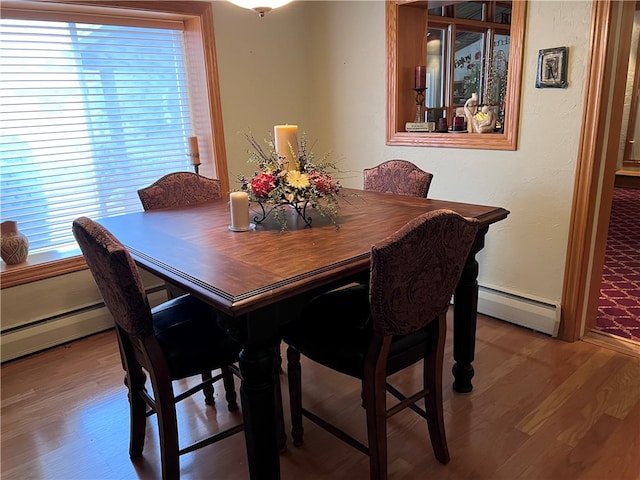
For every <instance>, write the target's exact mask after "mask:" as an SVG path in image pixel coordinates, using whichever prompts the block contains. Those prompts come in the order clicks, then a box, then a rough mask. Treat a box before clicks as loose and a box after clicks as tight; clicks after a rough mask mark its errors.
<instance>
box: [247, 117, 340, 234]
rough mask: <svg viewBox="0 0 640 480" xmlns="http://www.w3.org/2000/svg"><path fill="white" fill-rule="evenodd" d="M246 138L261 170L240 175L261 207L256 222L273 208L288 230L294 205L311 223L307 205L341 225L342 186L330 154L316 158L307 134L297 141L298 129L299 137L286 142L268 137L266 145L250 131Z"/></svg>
mask: <svg viewBox="0 0 640 480" xmlns="http://www.w3.org/2000/svg"><path fill="white" fill-rule="evenodd" d="M276 128H277V127H276ZM276 132H277V130H276ZM246 138H247V140H248V141H249V144H250V145H251V147H252V148H253V150H250V151H249V162H251V163H254V164H255V165H256V166H257V170H256V172H255V173H254V174H253V176H251V177H250V178H247V177H244V176H242V177H240V182H241V183H242V190H243V191H246V192H247V193H248V194H249V200H250V201H251V202H252V203H256V204H257V205H258V206H259V208H260V213H258V214H257V215H256V216H255V217H254V218H253V221H254V222H256V223H260V222H262V221H264V220H265V219H266V218H267V216H268V215H269V214H270V213H272V212H273V215H274V217H275V218H276V219H277V220H278V221H279V222H280V225H281V226H282V229H283V230H284V229H286V225H287V217H286V215H287V210H290V209H293V210H295V212H296V213H297V214H298V216H299V217H300V218H302V219H303V221H304V222H305V224H306V225H307V226H309V227H310V226H311V222H312V218H311V217H310V216H308V214H307V209H308V208H311V209H315V210H317V211H318V212H319V213H320V214H321V215H323V216H326V217H328V218H330V219H331V221H332V222H333V223H334V224H335V225H336V227H338V223H337V216H338V209H339V204H338V196H339V192H340V188H341V186H340V182H339V181H336V180H334V178H333V177H332V175H331V172H332V171H335V165H334V164H332V163H330V162H328V161H327V158H328V156H327V155H325V156H323V157H322V158H321V159H320V160H319V161H316V160H315V158H314V154H313V152H312V151H311V150H310V149H309V148H308V146H307V141H306V137H305V136H302V138H301V139H300V142H298V141H297V129H296V134H295V136H294V137H292V139H295V140H292V142H288V143H287V144H286V145H284V146H283V145H277V143H276V144H274V142H273V141H266V140H265V142H266V145H267V149H265V148H263V147H262V145H260V144H259V143H258V142H257V141H256V139H255V138H254V137H253V136H251V135H246ZM276 142H277V137H276ZM281 143H282V142H281Z"/></svg>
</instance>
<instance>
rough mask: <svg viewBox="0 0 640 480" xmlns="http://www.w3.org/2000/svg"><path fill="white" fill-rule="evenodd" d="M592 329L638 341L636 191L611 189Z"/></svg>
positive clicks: (639, 199)
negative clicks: (610, 204)
mask: <svg viewBox="0 0 640 480" xmlns="http://www.w3.org/2000/svg"><path fill="white" fill-rule="evenodd" d="M596 328H597V329H598V330H600V331H601V332H607V333H610V334H612V335H616V336H619V337H623V338H629V339H632V340H637V341H640V190H638V189H633V188H618V187H616V188H615V189H614V193H613V204H612V206H611V221H610V224H609V237H608V239H607V250H606V253H605V260H604V271H603V275H602V286H601V287H600V303H599V306H598V318H597V320H596Z"/></svg>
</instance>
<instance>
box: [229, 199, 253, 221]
mask: <svg viewBox="0 0 640 480" xmlns="http://www.w3.org/2000/svg"><path fill="white" fill-rule="evenodd" d="M229 205H230V207H231V228H233V229H236V230H248V229H249V195H248V194H247V192H231V193H230V194H229Z"/></svg>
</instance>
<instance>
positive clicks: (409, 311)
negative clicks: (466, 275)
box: [282, 210, 478, 480]
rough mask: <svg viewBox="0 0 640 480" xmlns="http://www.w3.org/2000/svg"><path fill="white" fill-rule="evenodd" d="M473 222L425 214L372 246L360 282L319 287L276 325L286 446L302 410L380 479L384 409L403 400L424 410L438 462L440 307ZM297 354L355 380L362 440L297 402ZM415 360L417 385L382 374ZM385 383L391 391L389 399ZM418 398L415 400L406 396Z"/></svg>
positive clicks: (297, 431) (445, 456) (443, 448)
mask: <svg viewBox="0 0 640 480" xmlns="http://www.w3.org/2000/svg"><path fill="white" fill-rule="evenodd" d="M477 230H478V221H477V220H475V219H467V218H464V217H462V216H460V215H459V214H457V213H455V212H453V211H451V210H436V211H433V212H429V213H425V214H423V215H421V216H419V217H417V218H415V219H413V220H412V221H410V222H409V223H407V224H406V225H405V226H403V227H402V228H400V229H399V230H398V231H397V232H396V233H394V234H392V235H391V236H389V237H388V238H386V239H384V240H381V241H380V242H378V243H377V244H375V245H373V246H372V248H371V267H370V277H371V279H370V283H369V285H365V284H356V285H354V286H351V287H348V288H343V289H337V290H332V291H330V292H328V293H324V294H321V295H319V296H317V297H315V298H314V299H312V300H311V301H310V302H309V303H308V304H307V305H306V306H305V308H304V310H303V312H302V314H301V315H300V317H299V318H298V319H297V320H295V321H293V322H292V323H290V324H288V325H286V326H284V327H283V331H282V338H283V340H284V342H286V343H287V344H288V348H287V360H288V368H287V369H288V378H289V401H290V408H291V435H292V437H293V443H294V445H296V446H299V445H301V444H302V443H303V425H302V419H303V416H304V417H306V418H307V419H309V420H311V421H312V422H313V423H315V424H317V425H318V426H320V427H322V428H323V429H325V430H327V431H328V432H330V433H332V434H333V435H335V436H336V437H338V438H339V439H341V440H343V441H345V442H346V443H348V444H349V445H351V446H352V447H355V448H357V449H358V450H360V451H361V452H363V453H365V454H367V455H368V456H369V466H370V478H371V479H376V480H380V479H386V478H387V424H386V422H387V418H389V417H391V416H392V415H395V414H396V413H398V412H399V411H401V410H403V409H405V408H407V407H409V408H411V409H412V410H413V411H415V412H416V413H418V414H420V415H421V416H422V417H424V418H425V419H426V421H427V425H428V430H429V436H430V438H431V443H432V448H433V450H434V453H435V456H436V458H437V459H438V461H440V462H441V463H447V462H448V461H449V450H448V447H447V441H446V436H445V427H444V416H443V405H442V366H443V353H444V345H445V333H446V312H447V308H448V306H449V302H450V300H451V297H452V295H453V292H454V289H455V287H456V284H457V282H458V280H459V278H460V275H461V273H462V270H463V268H464V264H465V261H466V258H467V256H468V254H469V251H470V249H471V245H472V243H473V241H474V239H475V235H476V232H477ZM337 305H339V306H340V307H339V308H336V306H337ZM301 354H302V355H304V356H305V357H307V358H309V359H310V360H312V361H314V362H316V363H318V364H320V365H323V366H325V367H327V368H330V369H332V370H335V371H337V372H340V373H342V374H345V375H348V376H350V377H354V378H357V379H359V380H361V385H362V406H363V407H364V409H365V412H366V421H367V437H368V443H367V444H366V445H365V444H364V443H362V442H361V441H359V440H357V439H356V438H354V437H353V436H351V435H350V434H348V433H346V432H345V431H344V430H342V429H341V428H340V427H339V426H337V425H336V423H337V422H335V421H334V422H333V423H331V422H330V421H329V420H327V419H326V417H327V415H328V414H327V413H326V410H324V411H325V414H324V416H325V418H322V417H320V416H319V415H318V414H317V413H314V412H312V411H311V410H308V409H307V408H304V407H303V406H302V396H303V395H302V393H303V392H302V370H301V365H300V356H301ZM420 361H422V363H423V374H422V376H423V386H422V389H421V390H420V391H419V392H416V393H413V394H409V395H405V394H403V393H402V392H401V391H400V390H398V389H397V388H395V387H393V386H392V385H391V384H390V383H388V381H389V380H388V377H389V376H391V375H393V374H395V373H397V372H399V371H401V370H404V369H406V368H408V367H410V366H412V365H414V364H416V363H418V362H420ZM405 390H406V388H405ZM387 392H389V393H390V394H391V395H393V396H394V397H396V398H397V399H398V402H395V403H394V405H393V406H390V408H387V403H386V394H387ZM421 399H422V400H424V402H425V403H424V404H425V408H424V409H423V408H421V407H419V406H418V405H416V402H418V401H419V400H421ZM321 409H322V407H320V406H318V407H317V408H315V410H316V411H320V410H321Z"/></svg>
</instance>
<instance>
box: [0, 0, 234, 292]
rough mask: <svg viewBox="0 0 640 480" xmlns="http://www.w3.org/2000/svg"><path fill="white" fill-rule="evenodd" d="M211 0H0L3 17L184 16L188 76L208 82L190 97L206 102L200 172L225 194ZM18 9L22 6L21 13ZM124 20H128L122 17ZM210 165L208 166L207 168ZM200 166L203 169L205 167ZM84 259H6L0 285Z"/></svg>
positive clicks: (60, 271)
mask: <svg viewBox="0 0 640 480" xmlns="http://www.w3.org/2000/svg"><path fill="white" fill-rule="evenodd" d="M212 9H213V7H212V4H211V2H205V1H158V2H145V1H139V0H138V1H118V2H113V1H108V0H96V1H88V0H87V1H67V0H60V1H56V2H46V3H45V2H40V1H24V0H21V1H13V0H5V1H4V2H3V4H2V15H3V18H21V16H23V15H28V16H29V18H33V16H34V15H42V18H44V19H47V15H48V14H49V13H50V12H64V13H78V14H87V15H91V14H92V13H93V14H94V15H101V16H105V15H106V16H108V14H109V13H112V14H113V13H115V12H116V11H117V16H118V17H120V19H121V20H122V19H123V17H124V18H126V17H136V18H140V17H143V18H148V19H149V20H150V21H153V20H154V19H163V20H180V21H182V22H184V32H185V43H186V48H187V51H188V54H189V55H198V56H200V57H201V58H202V59H203V64H202V65H200V64H199V62H192V63H196V64H198V65H195V66H194V67H193V68H194V70H192V69H191V66H190V67H189V68H190V71H189V79H190V80H189V81H190V82H191V81H192V80H195V82H194V83H195V84H197V85H206V89H204V90H203V89H198V88H192V89H191V93H190V94H191V95H196V96H195V97H192V98H193V101H194V102H196V103H198V104H199V105H208V106H209V108H208V109H202V110H201V112H200V114H199V113H198V112H193V122H194V133H195V134H196V135H198V136H199V137H200V138H201V139H204V140H205V141H206V142H208V144H209V148H210V149H211V161H212V164H211V165H202V166H201V172H202V173H205V174H206V173H208V172H211V174H213V175H215V176H216V178H219V179H220V181H221V186H222V191H223V194H227V193H228V192H229V174H228V167H227V157H226V148H225V142H224V128H223V123H222V104H221V99H220V84H219V79H218V67H217V60H216V49H215V37H214V29H213V13H212ZM21 12H23V13H22V14H21ZM123 21H126V20H123ZM207 169H208V170H207ZM203 170H204V172H203ZM86 268H87V267H86V263H85V262H84V259H83V257H82V256H81V255H80V251H79V250H78V251H77V252H73V253H61V252H54V251H52V252H45V253H42V254H37V255H30V256H29V257H28V258H27V262H25V263H23V264H19V265H6V264H5V263H4V262H2V266H1V268H0V288H2V289H5V288H9V287H14V286H18V285H22V284H26V283H30V282H35V281H39V280H44V279H47V278H51V277H55V276H58V275H64V274H68V273H72V272H76V271H79V270H83V269H86Z"/></svg>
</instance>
